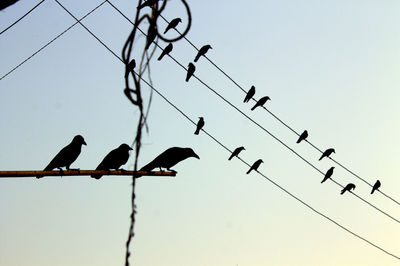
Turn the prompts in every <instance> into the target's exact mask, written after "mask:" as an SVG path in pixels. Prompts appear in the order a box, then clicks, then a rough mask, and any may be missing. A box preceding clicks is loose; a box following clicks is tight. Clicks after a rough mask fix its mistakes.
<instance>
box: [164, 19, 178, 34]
mask: <svg viewBox="0 0 400 266" xmlns="http://www.w3.org/2000/svg"><path fill="white" fill-rule="evenodd" d="M180 22H182V19H181V18H174V19H173V20H171V21H170V23H169V24H168V26H167V27H166V28H165V31H164V34H165V33H167V32H168V31H169V30H170V29H175V27H176V26H178V24H179V23H180Z"/></svg>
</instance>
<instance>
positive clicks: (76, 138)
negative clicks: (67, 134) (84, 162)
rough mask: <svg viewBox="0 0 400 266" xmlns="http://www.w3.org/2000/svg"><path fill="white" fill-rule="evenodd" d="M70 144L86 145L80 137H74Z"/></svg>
mask: <svg viewBox="0 0 400 266" xmlns="http://www.w3.org/2000/svg"><path fill="white" fill-rule="evenodd" d="M72 142H74V143H77V144H81V145H87V144H86V142H85V140H84V139H83V137H82V136H81V135H76V136H75V137H74V139H73V140H72Z"/></svg>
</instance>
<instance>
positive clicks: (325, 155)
mask: <svg viewBox="0 0 400 266" xmlns="http://www.w3.org/2000/svg"><path fill="white" fill-rule="evenodd" d="M332 153H335V149H332V148H330V149H327V150H326V151H324V153H322V155H321V157H320V158H319V161H321V160H322V159H323V158H324V157H329V156H330V155H331V154H332Z"/></svg>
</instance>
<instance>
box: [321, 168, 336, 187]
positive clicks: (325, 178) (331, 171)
mask: <svg viewBox="0 0 400 266" xmlns="http://www.w3.org/2000/svg"><path fill="white" fill-rule="evenodd" d="M333 169H335V167H333V166H332V167H331V168H329V169H328V171H326V174H325V176H324V179H322V181H321V184H322V183H324V182H325V181H326V180H328V178H330V177H331V176H332V174H333Z"/></svg>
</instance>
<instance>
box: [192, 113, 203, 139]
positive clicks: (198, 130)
mask: <svg viewBox="0 0 400 266" xmlns="http://www.w3.org/2000/svg"><path fill="white" fill-rule="evenodd" d="M203 127H204V118H203V117H199V122H197V126H196V131H195V132H194V134H195V135H199V133H200V129H202V128H203Z"/></svg>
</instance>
